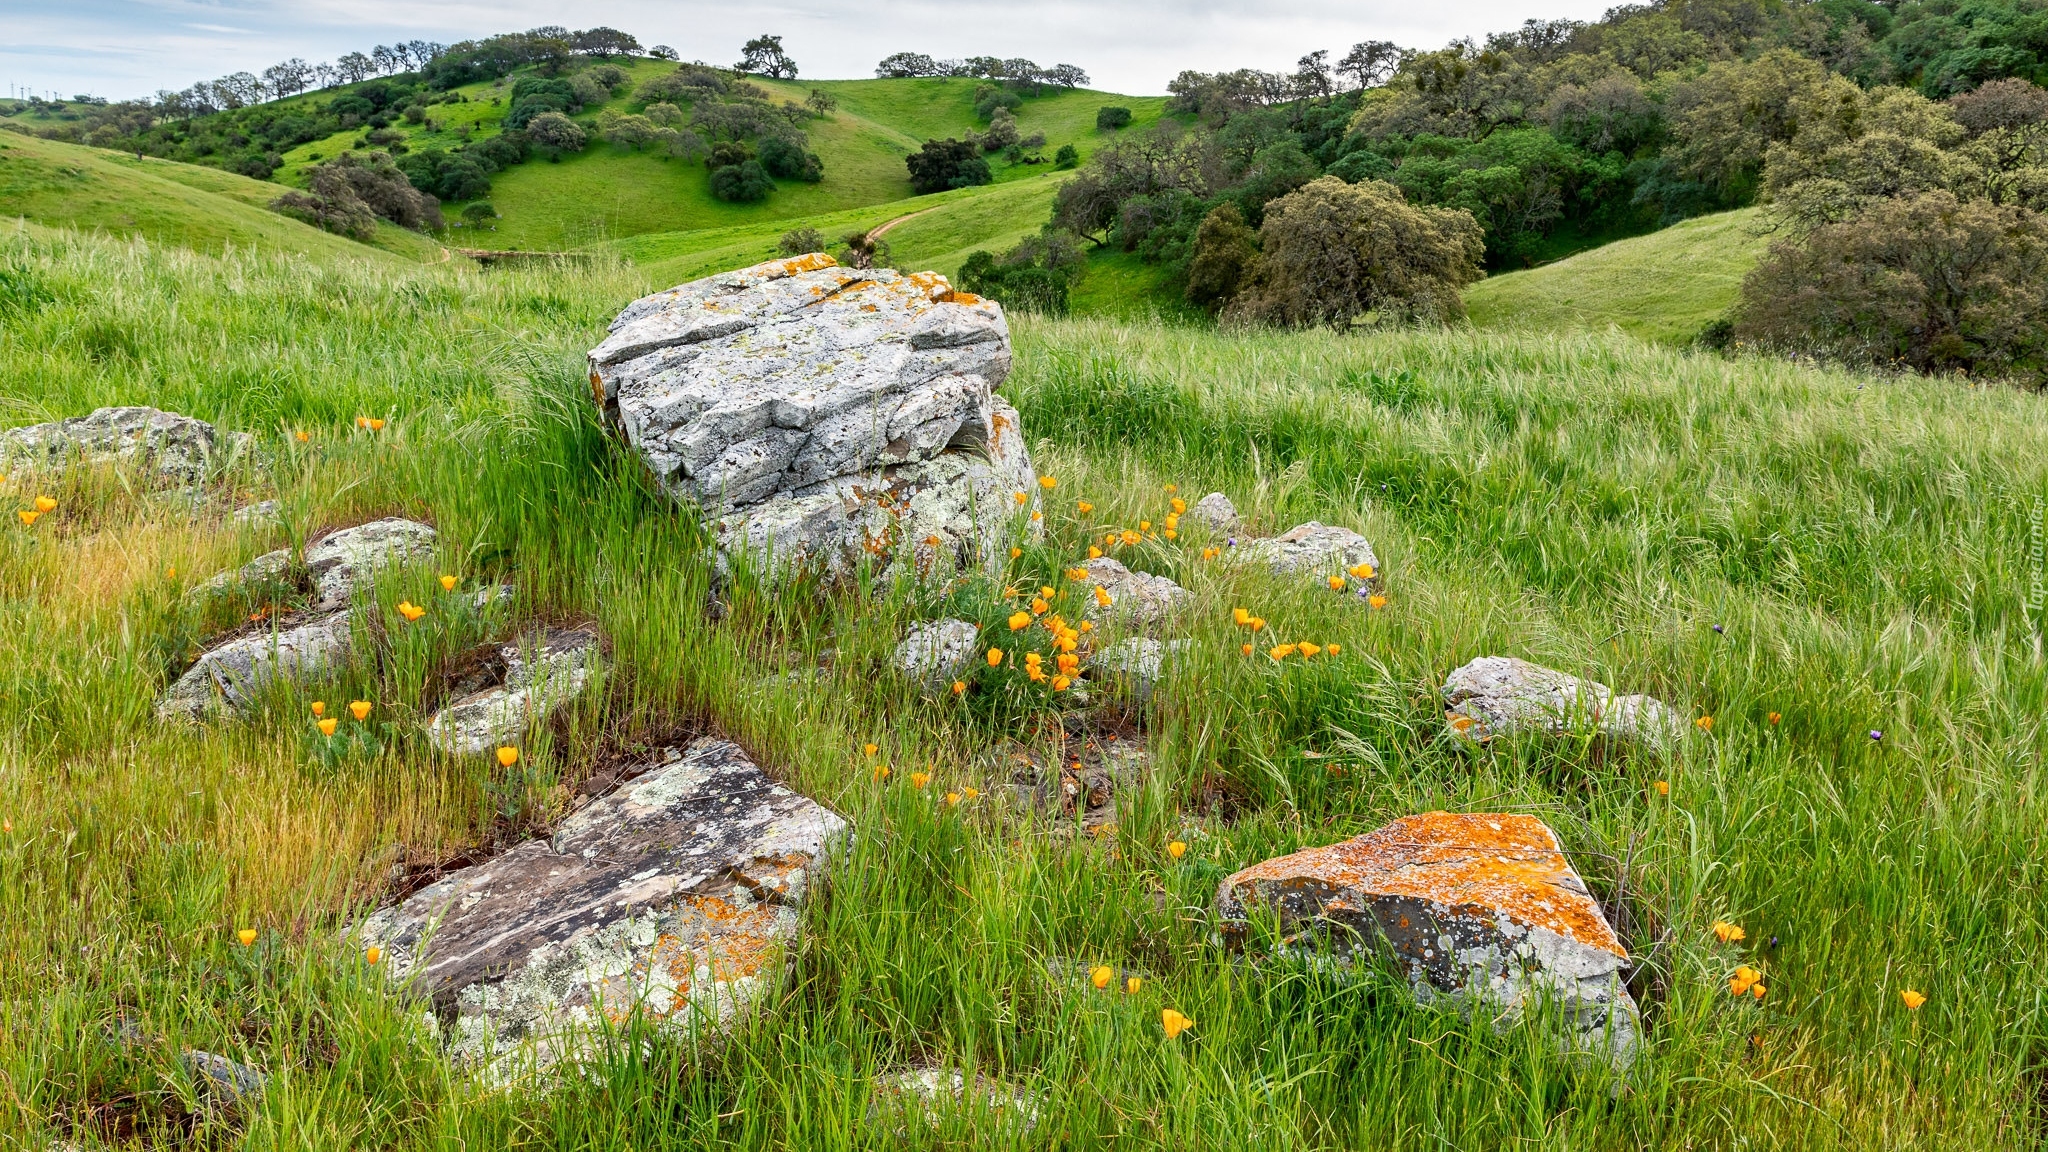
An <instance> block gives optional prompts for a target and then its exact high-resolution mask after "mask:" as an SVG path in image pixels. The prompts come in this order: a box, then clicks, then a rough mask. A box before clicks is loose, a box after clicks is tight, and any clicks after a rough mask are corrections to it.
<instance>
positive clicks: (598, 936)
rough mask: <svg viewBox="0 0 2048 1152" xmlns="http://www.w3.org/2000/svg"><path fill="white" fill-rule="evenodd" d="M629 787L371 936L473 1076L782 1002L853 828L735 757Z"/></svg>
mask: <svg viewBox="0 0 2048 1152" xmlns="http://www.w3.org/2000/svg"><path fill="white" fill-rule="evenodd" d="M624 775H625V776H626V777H627V780H626V782H625V783H623V784H620V785H618V786H617V787H615V788H613V789H612V790H611V791H610V792H608V793H606V794H605V795H604V796H602V797H600V798H598V799H595V800H592V801H590V802H589V803H587V804H585V805H583V806H582V807H580V808H578V809H577V810H576V811H575V812H574V813H573V814H572V815H570V816H569V817H568V818H567V819H566V820H564V821H563V822H562V823H561V825H560V826H559V827H557V828H556V829H555V831H554V834H553V835H551V836H548V837H546V838H543V839H537V840H529V841H527V842H526V843H524V844H521V845H519V846H518V847H517V848H514V849H512V850H511V851H510V852H507V853H505V854H504V855H502V856H499V857H497V858H496V859H494V860H490V861H487V862H485V863H482V864H477V865H474V866H472V867H468V868H464V869H461V870H460V871H457V872H452V873H450V874H448V875H447V876H444V877H443V878H441V879H440V880H438V881H436V882H435V883H433V884H430V885H428V886H427V887H425V888H422V889H420V890H419V891H418V892H415V893H413V894H412V895H411V896H410V897H408V898H407V899H406V900H405V902H404V903H402V904H399V905H398V906H396V907H393V908H385V909H383V910H381V911H379V912H376V913H375V914H373V915H372V916H370V917H369V919H368V920H367V921H365V922H364V924H363V925H362V927H361V930H360V933H359V935H360V937H361V943H362V944H363V945H364V946H372V945H374V946H377V947H381V948H382V949H384V954H385V958H384V961H383V963H382V964H381V965H380V967H382V968H383V970H384V971H385V972H386V974H387V976H388V978H389V979H391V980H392V981H393V982H395V983H399V984H403V985H405V986H406V987H408V988H410V989H412V990H414V991H416V992H418V993H420V994H423V995H426V996H430V997H432V999H433V1000H434V1002H435V1003H436V1004H437V1005H438V1006H440V1007H441V1009H442V1010H443V1016H444V1018H447V1017H452V1019H453V1023H452V1024H450V1025H449V1027H448V1035H447V1039H448V1042H449V1046H450V1048H451V1049H452V1051H453V1053H454V1055H455V1056H456V1057H457V1058H458V1059H459V1060H463V1061H465V1062H475V1063H479V1064H482V1065H484V1066H486V1067H488V1068H490V1069H492V1070H493V1071H494V1072H496V1073H497V1074H499V1075H504V1076H509V1075H511V1074H513V1073H515V1072H517V1071H520V1070H523V1069H525V1068H527V1067H529V1065H527V1064H526V1063H525V1061H524V1059H523V1058H522V1057H523V1056H524V1055H531V1056H532V1057H533V1058H534V1059H535V1061H537V1062H538V1063H539V1064H540V1065H542V1066H546V1065H550V1064H553V1063H555V1062H556V1061H558V1060H561V1059H565V1058H573V1057H575V1056H577V1055H579V1054H582V1053H585V1052H587V1051H589V1041H590V1039H591V1031H592V1027H593V1024H594V1022H595V1021H596V1020H597V1018H598V1017H599V1016H605V1017H608V1018H611V1019H619V1018H622V1017H623V1015H624V1014H626V1013H629V1012H632V1011H635V1010H636V1009H637V1010H638V1011H639V1012H641V1013H642V1014H644V1016H645V1018H646V1019H648V1020H649V1021H650V1022H653V1023H655V1024H657V1025H658V1026H661V1027H664V1028H668V1029H672V1030H674V1031H676V1032H677V1033H679V1034H682V1035H685V1036H702V1037H706V1038H716V1037H718V1036H722V1035H723V1034H724V1033H725V1032H727V1031H728V1030H729V1029H730V1028H732V1027H733V1026H734V1024H735V1023H736V1022H737V1021H739V1020H740V1019H742V1018H744V1017H745V1016H746V1015H747V1014H748V1013H750V1012H751V1011H752V1010H753V1009H754V1008H755V1007H756V1006H757V1005H758V1004H759V1002H760V1000H761V998H762V996H764V995H765V994H766V993H767V992H768V991H769V990H770V989H771V988H772V987H773V986H774V984H775V981H776V978H777V975H778V973H779V971H780V967H781V964H782V956H783V951H782V950H783V948H784V946H785V945H787V944H788V943H789V942H790V941H791V940H792V939H793V938H794V937H795V935H796V933H797V931H798V929H799V928H800V927H801V925H802V922H803V912H802V909H803V905H804V902H805V900H806V899H807V898H808V896H809V893H810V892H811V891H812V890H813V888H814V887H815V886H816V885H817V884H819V883H820V882H822V881H823V879H824V876H825V872H826V868H827V864H828V859H829V856H830V854H831V853H832V852H833V851H835V850H836V849H837V847H838V846H839V845H840V844H841V843H843V841H844V838H845V834H846V828H847V825H846V821H845V820H843V819H841V818H840V817H839V816H838V815H836V814H834V813H833V812H831V811H830V810H828V809H826V808H824V807H823V806H821V805H819V804H817V803H816V802H814V801H812V800H810V799H809V798H807V797H804V796H801V795H798V794H797V793H795V792H792V791H790V790H789V789H788V788H785V787H783V786H782V785H780V784H778V783H776V782H775V781H774V780H772V779H770V778H769V777H768V776H767V774H766V773H764V772H762V771H761V769H760V768H759V767H757V766H756V765H755V764H754V762H753V761H752V760H750V759H748V758H747V755H746V753H745V752H743V751H741V750H740V749H739V747H738V746H736V745H733V744H730V743H727V742H725V741H723V740H711V739H706V740H699V741H697V742H696V743H695V744H692V745H690V747H689V748H688V749H687V750H682V751H678V750H675V749H669V750H668V751H666V752H665V753H660V754H657V756H656V758H655V759H654V761H653V762H652V763H649V764H646V765H644V766H641V767H640V768H639V769H638V770H637V771H636V770H634V769H631V768H629V769H628V770H627V771H626V772H625V773H624ZM529 1044H530V1045H532V1051H531V1052H530V1053H522V1052H520V1051H519V1050H520V1049H521V1048H522V1047H524V1046H526V1045H529Z"/></svg>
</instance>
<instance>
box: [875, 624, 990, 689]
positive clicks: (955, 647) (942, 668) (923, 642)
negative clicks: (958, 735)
mask: <svg viewBox="0 0 2048 1152" xmlns="http://www.w3.org/2000/svg"><path fill="white" fill-rule="evenodd" d="M979 636H980V629H978V628H976V627H975V626H974V625H973V624H971V623H969V622H968V621H965V620H955V619H951V618H948V619H945V620H926V621H922V622H919V623H917V624H913V625H911V626H910V631H908V632H906V633H905V634H904V636H903V642H902V643H901V644H898V645H896V656H895V661H894V663H895V665H896V670H897V671H898V672H901V673H903V674H904V675H906V676H910V677H913V678H915V679H916V680H917V682H918V686H919V687H920V688H921V689H923V690H924V692H925V693H926V694H927V695H932V696H936V695H941V694H944V693H947V692H950V691H951V689H952V685H953V681H955V680H958V679H960V677H961V674H962V673H964V672H965V671H966V670H967V668H968V666H969V665H970V664H971V663H972V662H973V661H974V658H975V654H976V651H977V650H978V649H979V647H980V645H979V644H978V643H977V640H978V638H979Z"/></svg>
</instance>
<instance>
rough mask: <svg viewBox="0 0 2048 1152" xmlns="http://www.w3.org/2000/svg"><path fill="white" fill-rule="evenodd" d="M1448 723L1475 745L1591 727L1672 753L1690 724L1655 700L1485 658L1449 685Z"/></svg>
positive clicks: (1510, 659) (1455, 676)
mask: <svg viewBox="0 0 2048 1152" xmlns="http://www.w3.org/2000/svg"><path fill="white" fill-rule="evenodd" d="M1443 694H1444V722H1445V723H1446V724H1448V725H1449V726H1450V730H1451V734H1452V735H1453V736H1456V737H1457V738H1459V739H1461V740H1467V741H1470V742H1472V743H1474V744H1484V743H1486V742H1487V741H1489V740H1492V739H1493V738H1495V737H1497V736H1509V735H1513V734H1514V733H1517V732H1545V733H1550V734H1558V733H1563V732H1567V731H1571V730H1573V729H1577V728H1590V729H1592V730H1595V731H1598V732H1602V733H1604V734H1606V735H1608V736H1610V737H1614V738H1617V739H1622V740H1631V741H1635V742H1637V743H1642V744H1647V745H1650V746H1652V747H1658V748H1663V747H1668V746H1670V745H1671V744H1674V743H1676V742H1677V741H1678V739H1679V738H1680V737H1682V736H1684V735H1685V723H1684V721H1682V720H1680V719H1679V718H1678V715H1677V714H1676V713H1674V712H1673V711H1672V710H1671V709H1670V708H1667V707H1665V705H1664V702H1663V701H1661V700H1658V699H1657V698H1655V697H1653V696H1643V695H1630V696H1624V695H1620V694H1617V693H1616V692H1615V691H1614V689H1612V688H1609V687H1608V686H1607V685H1605V684H1602V683H1600V682H1599V681H1597V680H1581V679H1579V678H1578V677H1576V676H1570V675H1567V674H1565V673H1563V672H1559V671H1556V670H1555V669H1551V668H1545V667H1543V666H1542V665H1540V664H1531V663H1529V662H1528V661H1527V660H1517V659H1515V658H1514V657H1512V656H1481V657H1480V658H1479V659H1477V660H1474V661H1472V662H1471V663H1469V664H1467V665H1465V666H1464V667H1462V668H1459V669H1458V670H1456V671H1454V672H1452V673H1451V674H1450V675H1449V676H1448V677H1446V678H1445V679H1444V686H1443Z"/></svg>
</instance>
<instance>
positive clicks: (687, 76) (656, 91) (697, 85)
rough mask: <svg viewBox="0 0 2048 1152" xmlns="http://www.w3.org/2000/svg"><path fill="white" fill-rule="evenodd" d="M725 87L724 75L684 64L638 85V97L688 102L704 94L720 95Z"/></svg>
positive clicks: (700, 97) (650, 101) (698, 98)
mask: <svg viewBox="0 0 2048 1152" xmlns="http://www.w3.org/2000/svg"><path fill="white" fill-rule="evenodd" d="M727 87H728V85H727V84H726V80H725V77H724V76H723V75H721V74H719V73H718V72H715V71H713V70H712V69H709V68H701V67H698V66H697V65H694V64H685V65H683V66H682V67H680V68H677V69H676V70H675V71H673V72H669V73H666V74H664V75H661V76H656V77H655V78H654V79H652V80H649V81H647V82H646V83H644V84H642V85H640V98H641V99H642V100H645V101H648V102H649V103H654V102H658V101H663V100H666V101H669V102H672V103H676V104H688V103H690V102H692V101H694V100H700V99H703V98H704V97H706V96H717V95H721V94H723V93H724V92H725V90H726V88H727Z"/></svg>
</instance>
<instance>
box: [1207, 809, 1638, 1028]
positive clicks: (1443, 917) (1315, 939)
mask: <svg viewBox="0 0 2048 1152" xmlns="http://www.w3.org/2000/svg"><path fill="white" fill-rule="evenodd" d="M1216 907H1217V913H1218V916H1219V917H1220V918H1221V919H1222V920H1223V922H1224V925H1225V927H1224V932H1225V936H1226V939H1228V940H1230V941H1232V942H1233V943H1236V944H1238V945H1240V946H1252V947H1256V946H1259V945H1258V944H1257V943H1255V942H1254V941H1252V940H1251V939H1250V938H1251V936H1252V929H1253V925H1254V924H1255V923H1260V922H1263V921H1265V920H1266V919H1267V918H1271V919H1272V920H1274V921H1276V922H1277V924H1278V928H1279V931H1280V933H1281V936H1280V938H1279V939H1278V940H1273V941H1267V942H1264V943H1265V944H1266V945H1267V946H1271V947H1274V948H1277V949H1279V950H1281V951H1286V952H1293V953H1296V954H1301V955H1306V956H1314V957H1323V956H1330V957H1334V958H1336V959H1337V960H1339V961H1340V962H1342V961H1344V960H1347V959H1349V958H1350V956H1351V954H1352V953H1353V952H1355V951H1358V950H1362V949H1371V950H1375V951H1378V952H1380V953H1382V954H1384V955H1387V956H1390V957H1391V958H1392V959H1393V961H1394V962H1395V963H1396V964H1397V965H1398V966H1399V967H1400V968H1401V970H1402V971H1403V972H1404V973H1405V974H1406V976H1407V978H1408V982H1409V984H1410V985H1411V987H1413V989H1414V991H1415V994H1416V997H1417V998H1418V999H1420V1000H1423V1001H1425V1002H1426V1001H1430V1000H1434V999H1436V998H1438V997H1450V998H1451V999H1452V1000H1453V1001H1454V1002H1458V1003H1461V1004H1463V1005H1465V1006H1468V1007H1472V1006H1476V1007H1480V1008H1481V1009H1482V1010H1484V1011H1487V1012H1489V1013H1492V1014H1496V1015H1497V1017H1498V1018H1500V1019H1501V1020H1502V1021H1503V1022H1505V1021H1510V1020H1515V1019H1518V1018H1520V1017H1522V1016H1524V1015H1526V1014H1528V1013H1530V1012H1531V1011H1533V1010H1534V1009H1535V1008H1536V1006H1537V1005H1538V1004H1540V1003H1544V1002H1548V1003H1549V1004H1551V1005H1553V1006H1554V1008H1555V1009H1556V1010H1557V1012H1558V1013H1559V1015H1560V1017H1561V1018H1562V1019H1564V1020H1565V1021H1566V1022H1567V1024H1568V1032H1569V1034H1568V1035H1567V1036H1566V1037H1565V1043H1566V1046H1567V1047H1569V1048H1570V1049H1572V1050H1574V1051H1581V1052H1588V1053H1593V1054H1596V1055H1598V1056H1600V1057H1602V1058H1604V1059H1606V1060H1608V1061H1610V1062H1611V1063H1613V1064H1614V1065H1616V1066H1617V1067H1623V1068H1625V1067H1627V1066H1628V1065H1629V1064H1630V1063H1631V1062H1632V1061H1633V1060H1634V1059H1635V1055H1636V1052H1637V1049H1638V1048H1639V1047H1640V1043H1641V1031H1640V1021H1639V1019H1638V1016H1637V1012H1636V1006H1635V1001H1634V1000H1633V999H1632V998H1631V997H1630V996H1629V993H1628V988H1627V987H1626V985H1625V984H1624V983H1623V981H1622V969H1623V968H1625V967H1626V966H1627V964H1628V952H1627V951H1626V950H1625V949H1624V948H1623V947H1622V945H1621V941H1620V940H1618V939H1617V938H1616V937H1615V935H1614V930H1613V929H1612V928H1610V927H1609V926H1608V923H1607V918H1606V916H1605V915H1603V914H1602V913H1601V910H1600V905H1599V904H1598V903H1597V902H1596V901H1594V899H1593V897H1592V896H1591V894H1589V893H1588V892H1587V890H1586V885H1585V882H1584V881H1582V880H1581V879H1580V878H1579V875H1578V873H1577V872H1575V871H1573V869H1572V866H1571V863H1570V861H1568V860H1566V859H1565V856H1564V852H1563V850H1562V848H1561V847H1560V846H1559V844H1558V840H1557V836H1556V834H1555V833H1553V832H1552V831H1551V830H1550V829H1549V827H1547V826H1546V825H1545V824H1544V823H1543V822H1542V821H1540V820H1537V819H1536V818H1534V817H1532V816H1517V815H1505V814H1501V815H1460V814H1456V813H1451V812H1429V813H1425V814H1422V815H1419V816H1406V817H1403V818H1401V819H1399V820H1396V821H1394V822H1393V823H1392V824H1389V825H1387V826H1386V827H1384V828H1380V829H1378V830H1377V831H1374V832H1370V833H1367V834H1366V835H1364V836H1360V837H1358V838H1356V839H1352V840H1346V841H1343V842H1342V843H1338V844H1332V845H1329V846H1328V847H1323V848H1310V849H1307V850H1305V851H1301V852H1296V853H1294V854H1292V855H1289V856H1281V857H1277V858H1275V859H1272V860H1267V861H1265V862H1264V863H1261V864H1255V865H1253V866H1252V867H1250V868H1246V869H1244V870H1243V871H1241V872H1238V873H1237V874H1235V875H1233V876H1231V877H1229V878H1227V879H1225V880H1224V881H1223V883H1222V886H1221V887H1220V888H1219V889H1218V890H1217V893H1216ZM1325 949H1327V951H1325Z"/></svg>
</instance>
